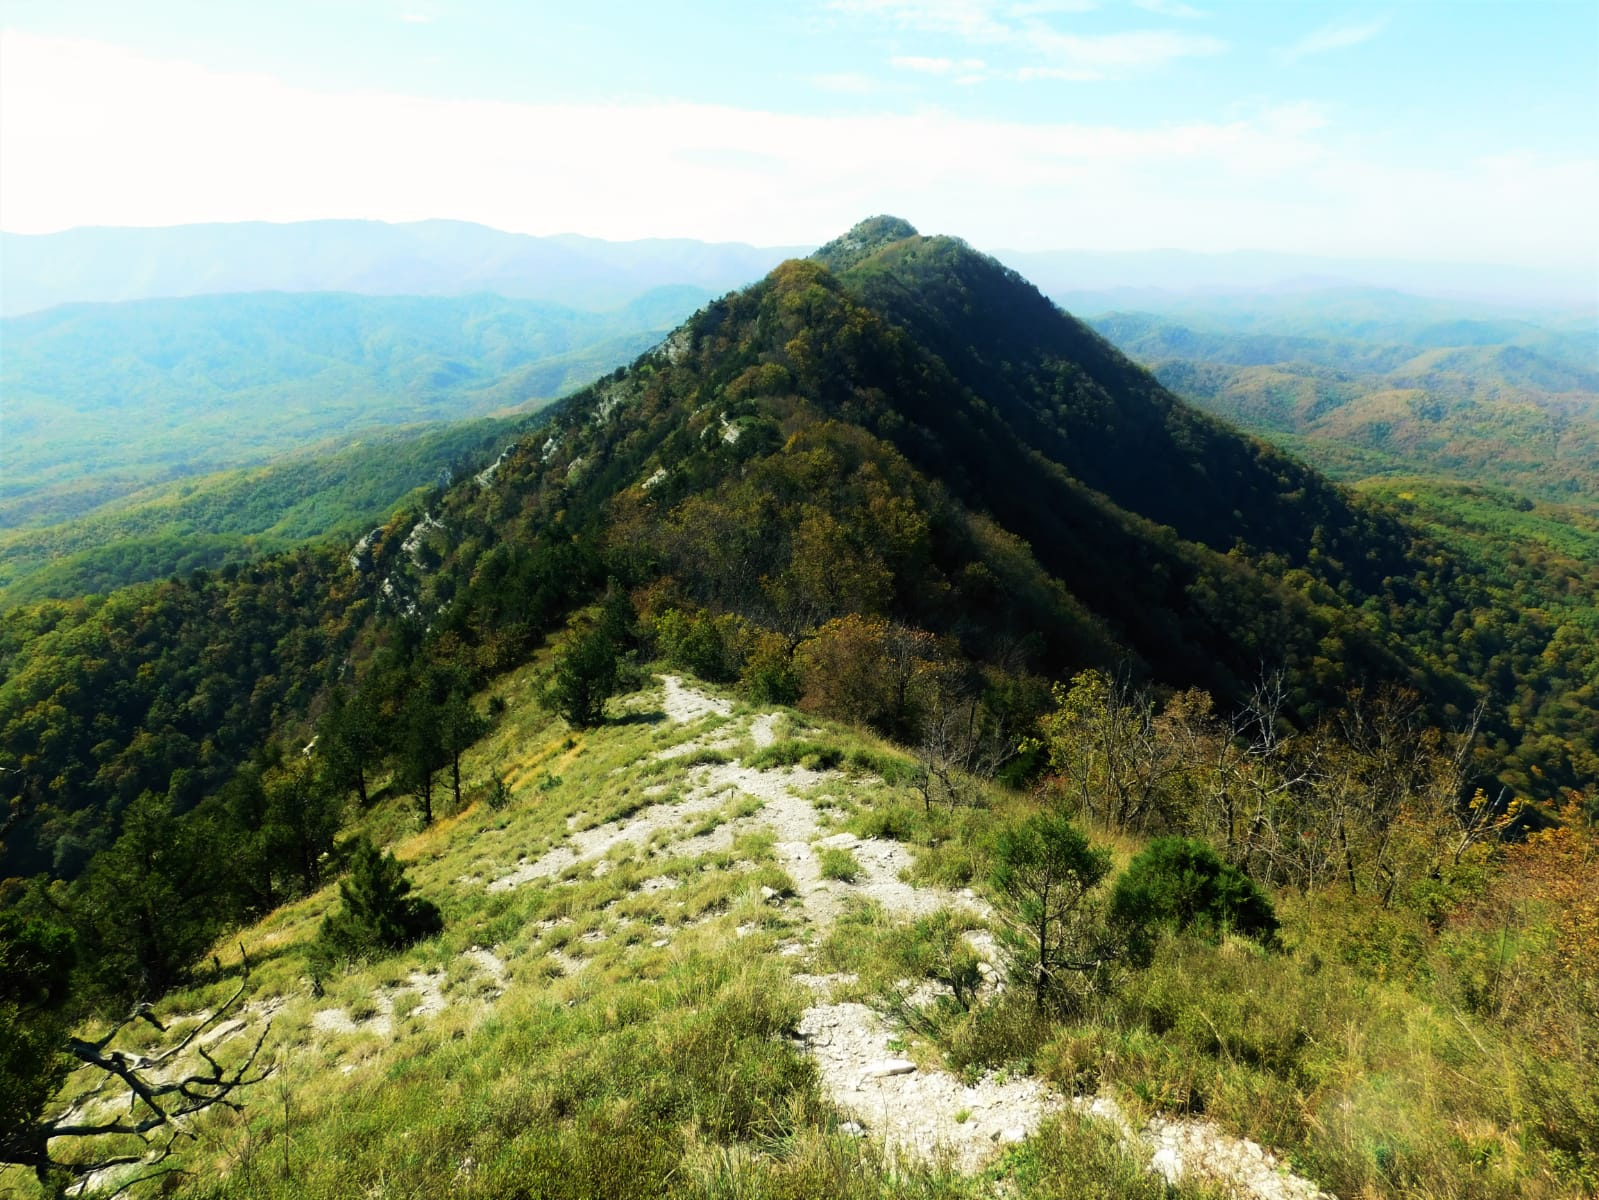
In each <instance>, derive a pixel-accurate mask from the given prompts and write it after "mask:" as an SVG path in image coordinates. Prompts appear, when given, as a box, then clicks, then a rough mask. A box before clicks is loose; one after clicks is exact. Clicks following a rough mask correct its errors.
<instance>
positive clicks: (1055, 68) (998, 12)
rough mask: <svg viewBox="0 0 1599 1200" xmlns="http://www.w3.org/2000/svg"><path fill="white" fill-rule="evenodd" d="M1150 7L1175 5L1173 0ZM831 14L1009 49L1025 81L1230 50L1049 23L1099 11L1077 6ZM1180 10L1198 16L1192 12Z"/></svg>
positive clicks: (925, 4)
mask: <svg viewBox="0 0 1599 1200" xmlns="http://www.w3.org/2000/svg"><path fill="white" fill-rule="evenodd" d="M1151 2H1152V3H1155V4H1157V5H1169V4H1173V3H1174V2H1175V0H1151ZM832 7H833V8H834V9H836V10H838V11H840V12H845V13H849V14H851V15H854V16H859V17H874V18H876V19H878V20H882V21H887V22H889V23H891V24H893V25H895V26H896V27H898V28H901V29H906V30H914V31H916V32H919V33H925V34H935V35H943V36H953V37H957V38H960V39H962V40H964V41H967V42H970V43H974V44H979V45H988V46H996V47H1004V48H1006V49H1007V50H1009V51H1011V53H1012V54H1014V55H1015V56H1016V57H1015V60H1014V61H1013V62H1011V63H1009V64H1008V65H1007V66H1006V67H1005V68H1004V73H1005V74H1007V75H1008V76H1009V77H1010V78H1012V79H1019V80H1032V79H1069V80H1093V79H1106V78H1110V77H1112V76H1115V75H1123V74H1128V73H1131V72H1137V71H1143V70H1149V69H1153V68H1156V67H1161V66H1164V65H1166V64H1167V63H1170V62H1172V61H1174V60H1176V59H1179V58H1188V57H1192V56H1197V55H1209V54H1220V53H1222V52H1223V51H1225V50H1226V49H1227V44H1226V43H1225V42H1223V41H1222V40H1221V39H1220V38H1215V37H1208V36H1202V35H1198V34H1189V33H1182V32H1178V31H1172V30H1135V31H1128V32H1122V33H1094V34H1076V33H1064V32H1061V31H1060V30H1059V29H1058V28H1056V27H1055V26H1054V25H1053V24H1051V23H1050V22H1049V21H1048V20H1046V19H1045V18H1047V17H1049V16H1053V15H1056V14H1060V13H1069V12H1083V11H1086V10H1087V9H1090V8H1093V7H1094V5H1093V4H1091V3H1088V4H1085V3H1080V2H1078V0H1054V2H1050V0H1036V2H1034V3H1025V2H1020V3H1018V2H1006V0H833V5H832ZM1176 7H1177V8H1180V9H1185V10H1186V11H1187V12H1189V13H1192V12H1193V11H1194V10H1192V9H1187V7H1186V5H1181V4H1177V5H1176ZM949 61H950V60H949V59H947V58H932V57H919V56H905V57H902V58H899V59H895V60H894V65H896V66H902V67H908V66H909V64H911V63H927V64H931V63H943V62H949ZM911 69H916V68H911ZM922 69H929V70H930V69H932V68H931V67H927V68H922ZM968 74H970V72H968Z"/></svg>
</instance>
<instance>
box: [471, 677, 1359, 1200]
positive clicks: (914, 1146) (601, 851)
mask: <svg viewBox="0 0 1599 1200" xmlns="http://www.w3.org/2000/svg"><path fill="white" fill-rule="evenodd" d="M662 685H663V708H664V711H665V712H666V715H667V717H668V718H669V719H671V720H672V721H674V722H677V723H679V724H685V725H686V724H690V723H692V722H695V721H699V720H702V719H703V718H705V717H708V716H712V715H715V716H719V717H724V718H725V717H728V716H730V715H731V713H732V708H731V706H730V705H729V704H728V703H727V702H726V701H724V700H719V699H717V698H715V697H712V696H708V695H706V694H704V693H702V692H700V691H698V690H697V689H695V688H693V687H691V686H688V685H686V684H685V683H684V682H683V681H682V679H680V678H679V677H677V676H675V675H666V676H663V677H662ZM776 720H777V718H776V716H775V715H774V714H765V715H762V716H759V717H756V718H754V719H753V720H751V721H749V722H748V723H747V727H744V728H736V727H735V728H728V727H726V726H723V727H722V728H719V729H717V730H714V731H708V732H707V734H706V735H704V736H702V737H700V738H696V739H691V740H690V741H688V742H686V743H683V744H681V745H679V746H675V747H673V748H671V749H669V750H666V751H663V752H661V757H679V756H684V755H687V754H690V753H692V752H693V751H695V750H700V749H708V748H709V749H726V748H728V747H731V746H735V745H737V744H738V743H739V742H740V740H742V737H743V736H747V737H748V738H749V739H750V740H751V741H752V742H753V743H754V744H755V745H756V746H757V747H763V746H767V745H770V744H772V742H773V740H774V738H775V725H776ZM833 777H834V776H833V774H832V773H831V772H817V771H811V770H807V769H805V768H803V767H792V768H786V769H780V768H778V769H768V770H756V769H753V768H750V767H747V766H744V765H743V764H742V763H739V762H733V763H722V764H714V765H708V766H702V767H695V768H693V769H691V771H690V773H689V780H690V788H689V791H688V792H687V794H686V795H685V796H684V797H683V799H681V800H677V801H674V802H672V803H667V804H660V805H656V806H653V807H651V808H649V809H647V810H645V811H643V812H642V813H639V814H637V815H635V816H633V817H630V818H628V819H625V820H623V821H618V822H612V823H610V824H608V825H604V826H600V827H597V828H594V829H589V830H584V831H582V832H578V833H574V834H572V835H571V836H570V837H569V838H568V840H567V842H566V843H564V844H563V845H561V846H558V847H556V848H555V849H553V850H551V851H549V852H548V853H546V854H545V855H543V856H542V857H540V858H539V859H537V860H535V861H533V862H524V863H521V864H518V865H517V867H516V868H515V869H514V870H513V871H511V872H509V873H508V874H506V875H504V876H502V877H500V878H499V879H497V880H495V881H494V882H493V883H491V884H490V885H489V887H490V889H491V890H492V889H500V888H505V887H515V886H519V885H521V884H522V883H526V882H529V881H532V880H535V879H548V878H551V877H553V876H555V875H558V874H560V873H561V872H562V871H565V870H566V869H567V868H569V867H572V866H574V865H578V864H582V863H585V862H592V863H594V864H595V866H596V867H597V868H598V867H599V866H600V860H602V859H603V856H604V855H605V854H607V853H609V852H610V851H611V850H612V849H614V848H616V847H617V846H619V845H621V844H623V843H633V844H637V845H643V844H645V843H646V842H649V841H650V839H651V838H652V837H655V836H656V835H659V834H662V833H668V834H669V833H670V832H671V831H672V830H674V829H680V828H682V827H684V826H685V825H686V823H687V822H688V821H689V820H690V819H692V818H693V817H695V816H697V815H702V814H704V813H707V812H710V811H713V810H715V809H716V808H718V807H719V806H720V805H722V804H723V803H724V802H725V801H726V799H727V797H728V796H729V794H734V795H737V796H741V797H747V798H749V799H751V800H754V801H758V802H759V805H760V807H759V808H758V809H757V810H756V811H754V812H753V813H751V814H749V815H746V816H741V817H738V818H736V819H733V820H730V821H726V822H724V823H723V824H721V825H719V826H718V827H717V828H716V829H715V830H713V831H711V832H709V833H704V834H699V835H689V836H682V837H680V838H678V839H677V840H675V841H672V842H671V843H669V846H668V847H663V849H667V848H669V850H670V852H671V853H672V854H674V855H697V854H702V853H706V852H709V851H714V850H722V849H726V848H727V847H729V846H731V845H732V844H733V841H734V839H735V838H736V837H738V836H739V835H740V834H742V833H745V832H753V831H757V830H767V831H769V832H770V833H771V834H772V835H773V836H774V837H775V845H774V852H775V855H776V857H777V860H778V863H779V864H780V865H781V866H782V867H783V869H784V870H785V871H786V872H787V874H788V875H789V877H790V878H791V879H792V881H793V883H794V890H795V895H796V897H797V899H798V903H799V906H800V908H801V910H802V912H803V915H804V920H805V924H806V927H807V928H806V931H805V932H806V940H807V941H810V942H812V943H813V944H814V942H815V940H816V939H817V938H818V937H819V936H821V935H822V934H824V933H825V932H826V931H827V929H828V928H829V927H830V926H831V925H832V924H833V922H834V921H835V920H836V919H837V918H838V916H839V915H840V914H841V913H842V912H843V911H844V909H845V907H846V905H847V904H848V903H849V901H850V899H851V898H852V897H859V898H862V899H869V900H874V901H876V902H877V903H878V904H880V905H881V906H882V907H883V909H884V911H886V912H887V913H889V914H891V915H894V916H900V917H919V916H925V915H928V914H930V913H933V912H936V911H938V910H940V909H945V908H950V909H964V910H966V911H967V913H968V914H969V915H970V916H971V917H973V918H975V923H977V924H979V925H980V924H982V923H984V922H986V921H988V920H989V919H990V918H992V917H993V915H994V914H993V910H992V909H991V908H990V907H989V906H988V905H987V904H985V903H984V902H983V901H981V900H980V899H978V898H976V897H975V896H973V895H972V894H971V893H970V892H965V893H955V892H950V891H947V890H945V889H940V888H933V887H917V886H915V885H913V884H911V883H909V882H907V876H908V873H909V869H910V867H911V866H912V863H913V858H912V855H911V853H910V851H909V850H908V849H907V848H906V847H904V846H903V845H901V844H900V843H898V842H894V841H889V840H886V839H882V838H862V837H857V836H856V835H854V834H852V833H847V832H838V831H836V830H831V829H830V828H829V827H828V825H827V824H826V823H825V822H824V820H823V819H822V816H821V814H820V813H819V812H818V811H817V808H816V806H815V805H814V804H813V803H812V802H811V800H810V799H809V798H808V793H809V792H810V791H811V789H814V788H815V787H817V786H818V785H819V784H822V783H825V782H827V781H828V780H829V779H831V778H833ZM826 849H843V850H848V851H849V852H850V854H851V855H852V856H853V857H854V859H855V862H856V863H857V864H858V866H859V871H858V873H857V875H856V877H855V879H853V880H852V881H848V882H845V881H842V880H837V879H827V878H824V877H823V875H822V871H821V865H820V860H819V852H820V851H822V850H826ZM651 883H655V884H656V886H657V887H659V888H666V887H669V886H672V883H671V881H670V879H669V878H667V877H664V876H663V877H661V878H660V879H659V880H658V881H647V882H646V884H645V885H644V886H645V887H646V888H648V887H650V886H651ZM740 932H741V933H742V932H744V931H743V930H742V929H741V930H740ZM966 936H967V940H968V942H970V943H971V945H972V946H973V948H974V949H975V950H977V952H978V953H979V955H980V956H981V957H982V958H983V959H984V960H985V962H984V974H985V977H986V978H987V979H988V980H989V981H990V982H989V984H988V986H989V987H993V986H996V985H997V986H1003V984H997V983H996V981H998V979H999V977H1000V974H1001V973H1000V970H999V967H998V962H997V957H998V956H997V952H996V947H995V943H994V939H993V936H992V934H991V933H989V932H987V931H985V930H983V929H976V930H972V931H970V932H968V934H967V935H966ZM784 952H785V953H786V954H791V955H793V956H794V957H795V958H796V959H797V960H802V959H803V956H804V954H805V952H806V951H805V947H804V945H803V944H801V943H799V942H795V943H791V944H790V945H789V946H788V947H786V948H785V951H784ZM796 978H798V979H799V980H800V981H801V982H803V983H805V984H807V985H808V986H810V987H811V988H812V990H813V991H814V992H816V994H817V998H816V1003H814V1004H812V1005H810V1006H809V1007H808V1008H807V1009H806V1010H805V1012H804V1014H803V1015H802V1017H801V1020H800V1025H799V1029H798V1031H797V1033H798V1040H799V1042H800V1044H801V1045H803V1047H804V1048H805V1050H806V1052H807V1053H808V1054H810V1055H811V1056H812V1057H813V1058H814V1059H815V1061H816V1064H817V1067H818V1069H819V1072H820V1075H821V1079H822V1083H823V1085H824V1086H825V1087H826V1089H827V1091H828V1093H829V1095H830V1096H831V1097H832V1099H833V1100H834V1102H835V1103H836V1104H837V1105H838V1107H839V1109H840V1110H841V1111H842V1112H844V1113H847V1114H849V1115H850V1117H851V1118H852V1121H851V1123H850V1127H853V1131H855V1132H859V1133H861V1134H863V1135H865V1136H870V1137H873V1138H876V1139H879V1140H880V1141H881V1142H882V1143H883V1144H884V1145H885V1146H887V1147H889V1148H890V1149H892V1150H894V1151H897V1152H900V1153H904V1154H909V1155H913V1156H917V1157H921V1158H926V1159H944V1160H946V1161H949V1162H952V1163H953V1164H955V1165H957V1166H958V1167H960V1168H961V1169H963V1170H973V1169H976V1168H978V1167H980V1166H981V1165H982V1164H983V1162H985V1161H986V1160H987V1159H988V1158H990V1157H991V1156H992V1155H993V1154H995V1153H996V1152H997V1151H998V1149H999V1148H1001V1147H1003V1146H1004V1145H1006V1144H1008V1143H1011V1142H1017V1141H1021V1140H1022V1139H1024V1138H1026V1137H1027V1136H1028V1135H1029V1134H1030V1133H1032V1132H1033V1131H1034V1130H1036V1129H1037V1128H1038V1126H1039V1124H1040V1122H1042V1121H1043V1120H1044V1119H1046V1118H1047V1117H1049V1116H1050V1115H1052V1114H1055V1113H1059V1112H1062V1111H1064V1110H1066V1109H1071V1110H1073V1111H1076V1112H1080V1113H1084V1114H1086V1115H1088V1116H1091V1117H1094V1118H1097V1119H1100V1120H1104V1121H1108V1122H1111V1123H1113V1124H1114V1125H1115V1126H1116V1127H1117V1128H1119V1129H1120V1130H1121V1131H1122V1135H1123V1138H1124V1140H1125V1142H1126V1143H1127V1144H1128V1145H1129V1146H1132V1147H1135V1148H1138V1149H1140V1150H1141V1151H1142V1152H1144V1153H1146V1154H1148V1155H1149V1158H1150V1169H1151V1170H1155V1171H1159V1172H1160V1173H1161V1174H1163V1175H1164V1176H1165V1177H1166V1178H1167V1179H1170V1180H1174V1181H1175V1180H1177V1179H1179V1178H1184V1177H1199V1178H1203V1179H1206V1180H1209V1181H1211V1182H1214V1183H1218V1184H1220V1185H1221V1186H1222V1187H1223V1188H1224V1189H1225V1190H1227V1191H1228V1192H1230V1193H1231V1194H1233V1195H1235V1196H1238V1197H1241V1198H1248V1200H1330V1198H1328V1197H1327V1195H1326V1193H1323V1192H1321V1191H1320V1190H1319V1189H1317V1188H1316V1186H1315V1185H1314V1184H1312V1183H1311V1182H1310V1181H1308V1180H1305V1179H1301V1178H1299V1177H1297V1176H1294V1175H1292V1174H1290V1173H1288V1172H1287V1171H1286V1170H1285V1169H1284V1168H1283V1167H1282V1166H1281V1165H1280V1164H1279V1163H1278V1162H1277V1160H1276V1159H1275V1158H1274V1157H1273V1156H1272V1155H1271V1154H1270V1152H1268V1151H1265V1150H1263V1149H1262V1148H1261V1147H1260V1146H1258V1145H1256V1144H1255V1143H1253V1142H1250V1141H1248V1140H1246V1139H1241V1138H1236V1137H1233V1136H1231V1135H1229V1134H1227V1133H1225V1132H1224V1131H1222V1130H1221V1129H1220V1128H1218V1127H1217V1126H1215V1125H1213V1124H1211V1123H1210V1122H1206V1121H1198V1120H1192V1119H1169V1118H1165V1117H1159V1116H1157V1117H1154V1118H1152V1119H1151V1120H1150V1121H1149V1122H1148V1123H1147V1124H1145V1125H1144V1126H1143V1127H1142V1128H1138V1129H1135V1128H1133V1127H1132V1125H1131V1124H1130V1123H1129V1121H1128V1119H1127V1117H1126V1115H1125V1113H1124V1111H1123V1110H1122V1108H1121V1106H1120V1105H1119V1104H1117V1102H1116V1101H1115V1100H1114V1099H1112V1098H1110V1097H1108V1096H1096V1097H1078V1098H1075V1099H1072V1100H1069V1101H1068V1100H1067V1099H1066V1098H1065V1097H1062V1096H1061V1095H1060V1094H1059V1093H1057V1092H1055V1091H1053V1090H1052V1089H1050V1088H1049V1087H1047V1086H1046V1085H1045V1084H1043V1083H1042V1082H1041V1081H1039V1080H1037V1079H1033V1078H1020V1079H1008V1078H1005V1077H1003V1076H1001V1075H998V1074H995V1073H992V1072H990V1073H988V1074H986V1075H984V1076H982V1077H981V1078H978V1079H976V1080H973V1081H970V1082H968V1081H963V1080H962V1079H961V1078H959V1077H957V1076H956V1075H954V1074H952V1073H951V1072H949V1071H946V1070H943V1069H942V1068H940V1067H937V1066H930V1065H928V1064H927V1063H926V1062H925V1057H924V1061H923V1062H922V1063H918V1062H916V1061H913V1060H912V1059H910V1058H908V1057H905V1056H904V1055H905V1049H904V1047H905V1044H906V1043H905V1039H904V1031H903V1030H901V1029H898V1028H896V1027H895V1026H894V1025H893V1024H892V1023H891V1022H890V1021H888V1020H887V1019H886V1018H884V1017H883V1016H882V1015H881V1014H879V1013H878V1012H876V1011H874V1010H873V1009H872V1008H870V1007H869V1006H867V1005H865V1004H859V1003H853V1002H842V1003H839V1002H834V1000H833V999H832V995H831V993H832V990H833V988H834V986H835V985H836V984H838V983H841V982H850V981H849V980H847V979H846V980H841V979H839V978H836V977H827V976H808V975H804V974H799V975H797V976H796ZM936 990H937V989H936V988H931V987H930V986H929V985H923V987H922V988H920V989H917V993H916V994H915V995H914V996H913V997H912V1000H913V1002H924V1003H925V1002H931V1001H932V1000H933V999H935V995H936ZM921 992H927V993H928V994H926V995H921V994H920V993H921Z"/></svg>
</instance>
